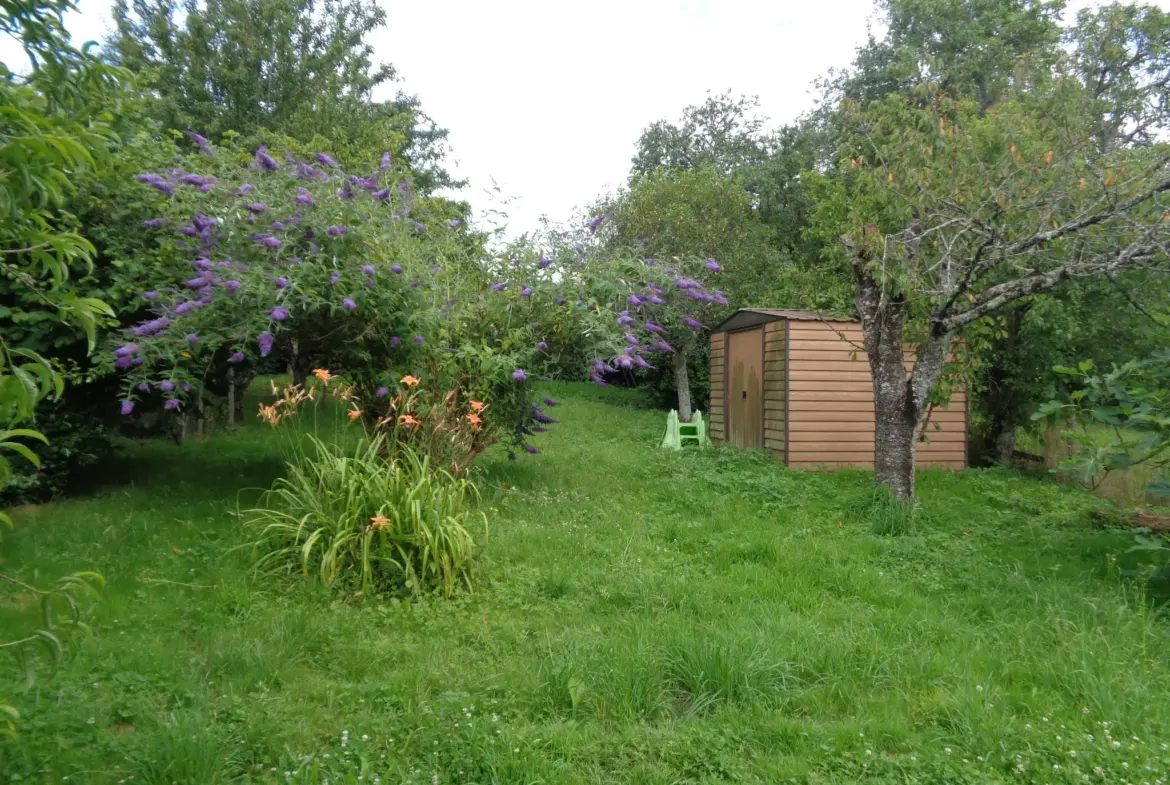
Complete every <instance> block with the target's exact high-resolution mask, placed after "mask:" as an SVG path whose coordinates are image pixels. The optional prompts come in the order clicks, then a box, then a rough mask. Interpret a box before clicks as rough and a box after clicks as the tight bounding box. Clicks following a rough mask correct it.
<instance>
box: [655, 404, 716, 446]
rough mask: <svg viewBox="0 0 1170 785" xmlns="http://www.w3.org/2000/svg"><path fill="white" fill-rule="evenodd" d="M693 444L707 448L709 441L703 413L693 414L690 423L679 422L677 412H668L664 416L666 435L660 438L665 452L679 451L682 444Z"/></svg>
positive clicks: (672, 410)
mask: <svg viewBox="0 0 1170 785" xmlns="http://www.w3.org/2000/svg"><path fill="white" fill-rule="evenodd" d="M687 441H691V442H695V443H696V444H698V445H699V446H700V447H708V446H710V444H711V439H710V438H709V437H708V436H707V423H705V422H703V413H702V412H695V414H694V416H693V417H691V421H690V422H679V421H678V412H677V411H675V410H674V409H671V410H670V414H668V415H666V435H665V436H663V437H662V447H663V448H664V449H667V450H681V449H682V446H683V442H687Z"/></svg>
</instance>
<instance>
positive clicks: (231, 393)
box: [227, 366, 236, 431]
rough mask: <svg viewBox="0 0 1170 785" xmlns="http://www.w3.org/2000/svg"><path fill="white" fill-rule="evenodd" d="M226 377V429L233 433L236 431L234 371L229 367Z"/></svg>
mask: <svg viewBox="0 0 1170 785" xmlns="http://www.w3.org/2000/svg"><path fill="white" fill-rule="evenodd" d="M227 377H228V393H227V429H228V430H229V431H234V430H235V429H236V369H235V368H233V367H230V366H229V367H228V370H227Z"/></svg>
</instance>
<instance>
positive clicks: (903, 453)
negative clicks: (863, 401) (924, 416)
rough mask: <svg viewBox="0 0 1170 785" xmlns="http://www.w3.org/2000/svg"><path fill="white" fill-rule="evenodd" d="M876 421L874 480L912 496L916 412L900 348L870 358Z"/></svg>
mask: <svg viewBox="0 0 1170 785" xmlns="http://www.w3.org/2000/svg"><path fill="white" fill-rule="evenodd" d="M869 365H870V370H871V371H872V373H873V400H874V416H875V418H876V420H877V422H876V433H875V436H876V444H875V448H876V449H875V455H874V481H875V482H876V483H877V484H878V485H885V486H887V487H889V489H890V492H891V493H893V494H894V496H897V497H898V498H901V499H911V498H913V497H914V459H915V457H916V454H917V452H918V413H917V411H916V409H915V407H914V405H913V399H912V396H911V395H910V384H909V380H908V379H907V378H906V366H905V365H903V360H902V351H901V347H900V346H899V347H898V353H897V354H896V355H893V356H892V357H885V356H883V355H882V354H880V353H879V355H878V356H877V357H876V358H874V357H870V361H869Z"/></svg>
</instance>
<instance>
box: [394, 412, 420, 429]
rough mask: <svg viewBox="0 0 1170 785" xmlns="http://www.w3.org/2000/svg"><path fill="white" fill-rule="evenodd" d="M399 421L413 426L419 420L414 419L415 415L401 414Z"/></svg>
mask: <svg viewBox="0 0 1170 785" xmlns="http://www.w3.org/2000/svg"><path fill="white" fill-rule="evenodd" d="M398 422H400V423H402V424H403V425H410V426H412V427H413V426H415V425H418V420H416V419H414V417H413V416H411V415H409V414H403V415H400V416H399V417H398Z"/></svg>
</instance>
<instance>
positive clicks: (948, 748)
mask: <svg viewBox="0 0 1170 785" xmlns="http://www.w3.org/2000/svg"><path fill="white" fill-rule="evenodd" d="M943 752H945V753H946V754H947V755H950V754H951V748H950V747H943Z"/></svg>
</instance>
